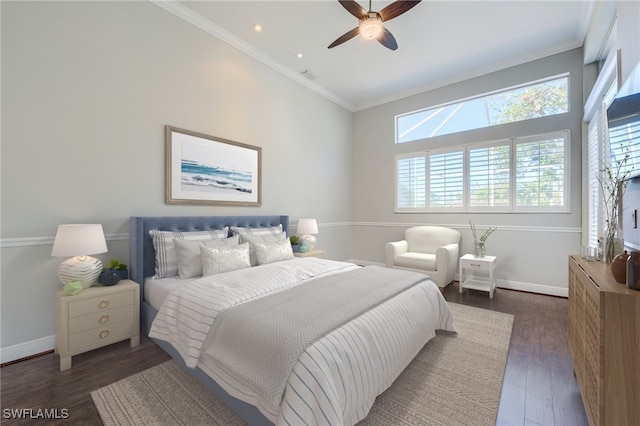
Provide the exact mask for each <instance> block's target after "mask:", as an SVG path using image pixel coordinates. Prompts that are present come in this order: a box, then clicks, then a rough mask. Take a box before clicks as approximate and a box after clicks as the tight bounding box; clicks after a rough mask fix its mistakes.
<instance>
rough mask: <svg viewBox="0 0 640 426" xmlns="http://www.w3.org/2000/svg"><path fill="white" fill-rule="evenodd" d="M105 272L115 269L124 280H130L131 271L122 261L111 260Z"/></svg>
mask: <svg viewBox="0 0 640 426" xmlns="http://www.w3.org/2000/svg"><path fill="white" fill-rule="evenodd" d="M104 269H105V270H110V269H113V270H115V271H117V272H118V275H119V276H120V278H121V279H123V280H128V279H129V270H128V269H127V265H125V264H124V263H122V262H121V261H120V259H111V260H110V261H108V262H107V265H106V266H105V268H104Z"/></svg>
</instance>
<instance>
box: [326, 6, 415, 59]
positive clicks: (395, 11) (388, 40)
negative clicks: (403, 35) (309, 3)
mask: <svg viewBox="0 0 640 426" xmlns="http://www.w3.org/2000/svg"><path fill="white" fill-rule="evenodd" d="M420 1H421V0H397V1H394V2H393V3H391V4H390V5H388V6H386V7H385V8H384V9H382V10H381V11H380V12H375V11H373V10H371V0H369V11H366V10H365V9H364V8H363V7H362V6H360V5H359V4H358V3H356V1H355V0H338V2H339V3H340V4H341V5H342V6H343V7H344V8H345V9H347V11H348V12H349V13H350V14H352V15H353V16H355V17H356V18H358V20H359V21H360V24H359V25H358V26H357V27H355V28H354V29H352V30H351V31H347V32H346V33H344V34H343V35H341V36H340V37H338V38H337V39H336V41H334V42H333V43H331V44H330V45H329V49H331V48H332V47H336V46H338V45H340V44H342V43H344V42H345V41H347V40H351V39H352V38H353V37H355V36H357V35H358V34H360V35H361V36H363V37H364V38H366V39H369V40H373V39H376V40H378V41H379V42H380V44H382V45H383V46H384V47H387V48H389V49H391V50H396V49H397V48H398V43H397V42H396V39H395V38H394V37H393V34H391V32H390V31H389V30H387V29H386V28H385V27H384V26H382V23H383V22H385V21H389V20H391V19H393V18H395V17H397V16H399V15H402V14H403V13H405V12H406V11H407V10H409V9H411V8H412V7H414V6H415V5H417V4H418V3H420Z"/></svg>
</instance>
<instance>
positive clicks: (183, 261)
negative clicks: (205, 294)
mask: <svg viewBox="0 0 640 426" xmlns="http://www.w3.org/2000/svg"><path fill="white" fill-rule="evenodd" d="M239 240H240V237H239V236H238V235H234V236H232V237H229V238H225V239H215V240H176V239H174V240H173V244H174V245H175V247H176V257H177V258H178V275H180V278H193V277H200V276H202V256H201V254H200V246H201V245H202V246H207V247H228V246H237V245H238V244H239Z"/></svg>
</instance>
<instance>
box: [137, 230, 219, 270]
mask: <svg viewBox="0 0 640 426" xmlns="http://www.w3.org/2000/svg"><path fill="white" fill-rule="evenodd" d="M149 235H151V240H152V241H153V248H154V249H155V252H156V274H155V275H154V277H153V278H156V279H158V278H166V277H172V276H174V275H177V274H178V258H177V257H176V249H175V246H174V244H173V240H176V239H177V240H211V239H216V238H217V239H220V238H227V236H228V235H229V228H228V227H226V226H225V227H224V228H223V229H217V230H214V231H195V232H171V231H158V230H156V229H152V230H150V231H149Z"/></svg>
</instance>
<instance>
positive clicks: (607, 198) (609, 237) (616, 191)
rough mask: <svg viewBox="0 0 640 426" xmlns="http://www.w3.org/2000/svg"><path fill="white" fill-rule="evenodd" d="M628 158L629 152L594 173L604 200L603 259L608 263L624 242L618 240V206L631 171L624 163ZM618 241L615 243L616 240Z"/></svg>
mask: <svg viewBox="0 0 640 426" xmlns="http://www.w3.org/2000/svg"><path fill="white" fill-rule="evenodd" d="M628 160H629V153H626V154H625V156H624V157H623V158H622V159H621V160H618V161H615V162H614V163H612V164H610V165H608V166H605V167H604V168H603V169H602V170H601V171H600V174H599V175H596V178H597V179H598V183H599V184H600V191H601V192H602V198H603V200H602V201H603V202H604V211H605V230H604V247H603V250H604V251H603V256H602V257H603V260H604V261H605V262H607V263H610V262H611V261H612V260H613V258H614V257H615V256H616V255H617V254H618V253H621V252H622V250H623V245H624V243H623V242H622V241H621V240H620V238H621V236H619V235H618V232H619V224H620V222H619V215H618V213H619V212H618V206H619V203H620V199H621V198H622V194H624V190H625V189H626V187H627V177H628V176H629V173H630V172H631V171H630V170H628V169H627V168H626V167H625V165H626V163H627V161H628ZM618 240H619V241H620V242H619V243H616V241H618Z"/></svg>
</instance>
